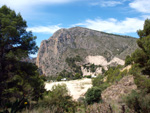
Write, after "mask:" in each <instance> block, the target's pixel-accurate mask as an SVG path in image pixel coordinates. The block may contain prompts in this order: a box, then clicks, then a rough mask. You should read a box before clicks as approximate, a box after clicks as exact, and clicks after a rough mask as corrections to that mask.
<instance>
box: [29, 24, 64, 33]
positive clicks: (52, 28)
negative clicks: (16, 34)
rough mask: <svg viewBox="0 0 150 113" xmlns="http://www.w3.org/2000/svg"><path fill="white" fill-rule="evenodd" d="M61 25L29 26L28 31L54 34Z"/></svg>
mask: <svg viewBox="0 0 150 113" xmlns="http://www.w3.org/2000/svg"><path fill="white" fill-rule="evenodd" d="M60 28H61V27H59V25H52V26H37V27H29V28H27V31H32V32H34V33H46V34H53V33H54V32H56V31H57V30H59V29H60Z"/></svg>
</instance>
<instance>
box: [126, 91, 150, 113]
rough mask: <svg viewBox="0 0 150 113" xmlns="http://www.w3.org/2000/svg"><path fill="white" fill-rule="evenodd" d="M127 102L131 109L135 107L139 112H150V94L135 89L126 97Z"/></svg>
mask: <svg viewBox="0 0 150 113" xmlns="http://www.w3.org/2000/svg"><path fill="white" fill-rule="evenodd" d="M125 102H126V104H127V106H128V107H129V108H130V109H133V110H134V111H135V112H137V113H149V112H150V94H146V93H145V92H137V91H135V90H133V91H132V93H131V94H129V95H128V96H127V97H126V99H125Z"/></svg>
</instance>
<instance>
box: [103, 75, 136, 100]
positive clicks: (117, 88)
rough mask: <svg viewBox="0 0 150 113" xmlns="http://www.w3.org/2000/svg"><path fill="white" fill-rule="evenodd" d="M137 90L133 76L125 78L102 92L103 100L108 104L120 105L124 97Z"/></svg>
mask: <svg viewBox="0 0 150 113" xmlns="http://www.w3.org/2000/svg"><path fill="white" fill-rule="evenodd" d="M135 89H137V86H136V85H135V83H134V78H133V76H131V75H129V76H125V77H123V78H122V79H121V80H120V81H119V82H118V83H116V84H114V85H111V86H110V87H108V88H107V89H106V90H104V91H103V92H102V94H101V95H102V99H103V101H105V102H107V103H113V102H115V103H120V102H121V101H122V97H123V96H126V95H128V94H130V93H131V91H132V90H135Z"/></svg>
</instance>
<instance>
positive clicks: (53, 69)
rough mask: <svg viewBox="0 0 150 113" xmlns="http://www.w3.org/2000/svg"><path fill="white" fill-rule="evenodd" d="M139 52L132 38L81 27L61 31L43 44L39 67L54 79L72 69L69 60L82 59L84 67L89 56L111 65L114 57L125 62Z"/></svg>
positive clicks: (38, 58) (39, 52)
mask: <svg viewBox="0 0 150 113" xmlns="http://www.w3.org/2000/svg"><path fill="white" fill-rule="evenodd" d="M136 48H137V45H136V39H135V38H132V37H128V36H120V35H114V34H108V33H104V32H99V31H95V30H91V29H88V28H82V27H73V28H69V29H60V30H58V31H56V32H55V33H54V34H53V36H51V37H50V38H49V39H48V40H44V41H42V43H41V46H40V49H39V51H38V56H37V59H36V64H37V66H38V67H39V68H40V69H42V71H43V73H44V74H45V75H47V76H52V75H56V73H59V72H61V71H62V70H64V69H65V70H67V69H68V68H69V67H68V65H67V64H66V62H65V60H66V58H67V57H75V56H77V55H79V56H80V57H81V58H83V62H82V63H83V64H84V63H85V62H86V57H88V56H103V57H104V58H105V59H106V60H107V61H108V62H109V61H111V60H112V59H113V58H114V57H117V58H119V59H122V60H124V59H125V57H126V55H128V54H131V53H132V52H133V51H134V50H135V49H136ZM80 65H81V64H80Z"/></svg>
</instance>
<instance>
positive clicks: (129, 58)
mask: <svg viewBox="0 0 150 113" xmlns="http://www.w3.org/2000/svg"><path fill="white" fill-rule="evenodd" d="M130 64H132V57H131V56H129V55H127V56H126V59H125V66H127V65H130Z"/></svg>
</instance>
